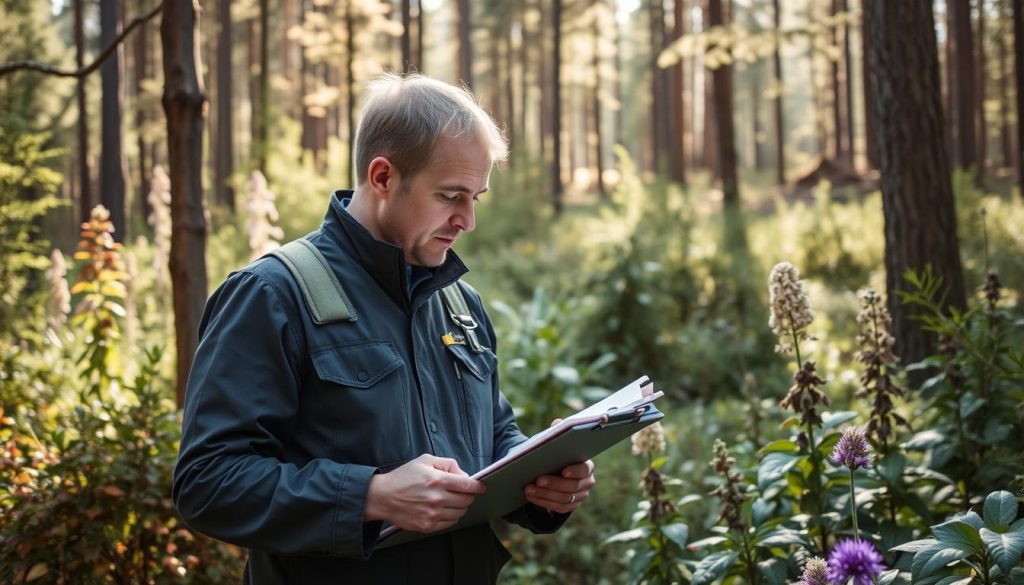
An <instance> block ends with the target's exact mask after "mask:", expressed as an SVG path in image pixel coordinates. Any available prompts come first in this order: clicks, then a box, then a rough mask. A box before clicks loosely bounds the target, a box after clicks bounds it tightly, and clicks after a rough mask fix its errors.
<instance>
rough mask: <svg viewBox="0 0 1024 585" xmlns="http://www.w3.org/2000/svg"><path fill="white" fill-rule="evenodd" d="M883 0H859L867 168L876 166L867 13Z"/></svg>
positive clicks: (872, 70)
mask: <svg viewBox="0 0 1024 585" xmlns="http://www.w3.org/2000/svg"><path fill="white" fill-rule="evenodd" d="M884 1H885V0H861V11H862V14H861V29H860V30H861V33H860V36H861V47H862V49H863V50H862V53H861V55H862V58H861V64H862V69H863V74H862V75H863V79H864V81H863V85H864V150H865V154H866V155H867V161H868V169H871V170H874V169H877V168H878V138H877V135H876V134H875V127H876V126H877V124H876V123H875V91H874V90H873V89H872V84H873V83H874V79H873V77H874V69H873V68H872V67H871V59H869V58H868V55H870V54H871V52H872V51H873V49H872V45H871V37H872V32H871V21H870V20H868V17H867V14H868V12H869V11H870V10H871V4H872V3H873V2H884Z"/></svg>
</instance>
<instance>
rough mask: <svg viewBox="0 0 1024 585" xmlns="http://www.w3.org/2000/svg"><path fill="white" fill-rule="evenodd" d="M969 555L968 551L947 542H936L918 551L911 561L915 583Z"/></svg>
mask: <svg viewBox="0 0 1024 585" xmlns="http://www.w3.org/2000/svg"><path fill="white" fill-rule="evenodd" d="M966 556H967V553H966V552H964V551H962V550H960V549H957V548H950V547H948V546H946V544H945V543H942V542H936V543H933V544H929V545H928V546H926V547H924V548H922V549H921V550H919V551H917V554H915V555H914V560H913V561H912V562H911V563H910V570H911V573H912V575H913V581H914V583H917V582H918V580H919V579H924V578H926V577H929V576H931V575H933V574H935V573H936V572H937V571H938V570H939V569H942V568H943V567H945V566H946V565H948V564H950V563H952V562H955V561H959V560H960V559H962V558H964V557H966Z"/></svg>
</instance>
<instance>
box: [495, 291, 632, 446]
mask: <svg viewBox="0 0 1024 585" xmlns="http://www.w3.org/2000/svg"><path fill="white" fill-rule="evenodd" d="M492 306H493V307H494V309H495V310H496V311H497V312H498V316H499V320H500V321H501V325H502V328H503V331H505V335H504V336H503V337H502V339H501V352H502V354H503V355H507V356H514V357H508V358H505V359H503V360H502V361H501V363H500V367H501V370H500V372H501V379H502V384H503V388H504V391H505V392H506V394H507V395H509V396H513V397H515V403H514V408H515V410H516V417H517V419H518V422H519V425H520V427H521V428H522V429H523V430H524V432H527V433H530V434H532V433H536V432H538V431H540V430H543V429H545V428H547V427H548V425H550V424H551V421H552V420H554V419H555V418H559V417H564V416H566V415H567V414H571V413H573V412H575V411H577V410H580V409H582V408H583V407H584V406H586V405H587V404H590V403H591V402H596V401H597V400H599V399H601V398H603V397H604V396H606V395H607V394H608V390H607V389H604V388H598V387H594V386H588V385H587V384H588V383H590V382H591V381H592V380H594V379H595V376H596V374H597V373H598V372H599V371H600V370H601V369H602V368H604V367H605V366H607V365H608V364H609V363H611V361H612V360H614V358H615V356H614V355H613V354H604V355H602V356H600V357H598V358H597V359H595V360H593V361H591V362H589V363H584V362H582V360H581V359H580V356H581V351H580V348H579V346H578V345H577V341H576V340H577V339H578V331H577V330H578V320H577V319H578V317H577V316H578V315H579V314H580V312H579V307H578V303H577V302H575V301H572V300H570V301H563V302H561V303H557V304H556V303H551V302H550V301H549V300H548V297H547V295H546V294H545V292H544V290H543V289H537V290H536V291H535V292H534V296H533V301H532V302H531V303H530V304H528V305H525V306H524V307H523V308H522V309H521V310H520V311H516V310H514V309H512V307H510V306H508V305H506V304H505V303H502V302H500V301H497V302H495V303H493V305H492Z"/></svg>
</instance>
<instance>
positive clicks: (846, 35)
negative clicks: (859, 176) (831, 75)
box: [839, 0, 857, 166]
mask: <svg viewBox="0 0 1024 585" xmlns="http://www.w3.org/2000/svg"><path fill="white" fill-rule="evenodd" d="M849 9H850V7H849V4H848V2H847V0H839V11H840V12H842V13H844V17H845V13H846V12H847V11H849ZM843 115H844V118H845V120H846V123H845V126H846V144H845V148H844V150H846V160H847V162H849V163H851V166H852V164H853V162H854V158H855V156H856V153H857V146H856V140H855V136H854V135H855V134H856V132H855V131H854V130H855V128H856V126H854V124H853V59H852V58H851V55H850V23H849V22H845V23H844V24H843Z"/></svg>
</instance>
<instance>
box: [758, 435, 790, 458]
mask: <svg viewBox="0 0 1024 585" xmlns="http://www.w3.org/2000/svg"><path fill="white" fill-rule="evenodd" d="M797 451H798V447H797V446H796V443H794V442H793V441H790V440H789V439H779V440H778V441H772V442H771V443H768V444H767V445H765V446H764V447H761V450H760V451H758V454H759V455H767V454H768V453H796V452H797Z"/></svg>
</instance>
